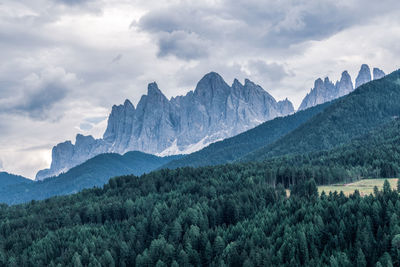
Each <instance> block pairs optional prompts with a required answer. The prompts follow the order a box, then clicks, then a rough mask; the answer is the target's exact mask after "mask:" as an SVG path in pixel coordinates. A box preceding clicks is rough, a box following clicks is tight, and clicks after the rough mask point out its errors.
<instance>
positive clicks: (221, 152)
mask: <svg viewBox="0 0 400 267" xmlns="http://www.w3.org/2000/svg"><path fill="white" fill-rule="evenodd" d="M330 104H331V102H326V103H324V104H321V105H318V106H315V107H312V108H309V109H306V110H302V111H298V112H296V113H294V114H291V115H288V116H285V117H280V118H275V119H273V120H270V121H267V122H264V123H262V124H260V125H259V126H257V127H255V128H253V129H250V130H248V131H246V132H243V133H241V134H238V135H236V136H233V137H231V138H227V139H224V140H222V141H219V142H215V143H213V144H210V145H209V146H207V147H205V148H203V149H201V150H199V151H196V152H193V153H191V154H189V155H185V156H183V157H182V158H180V159H176V160H173V161H171V162H169V163H167V164H165V165H163V166H162V167H161V168H169V169H174V168H178V167H184V166H191V167H199V166H208V165H217V164H224V163H228V162H233V161H235V160H238V159H240V158H241V157H242V156H244V155H246V154H247V153H249V152H251V151H253V150H256V149H258V148H260V147H263V146H266V145H268V144H271V143H273V142H274V141H276V140H278V139H279V138H280V137H282V136H284V135H286V134H288V133H289V132H291V131H293V130H294V129H296V128H297V127H299V126H300V125H301V124H303V123H305V122H306V121H308V120H309V119H310V118H312V117H313V116H315V115H316V114H318V113H320V112H322V111H323V110H324V109H325V108H327V107H328V106H329V105H330Z"/></svg>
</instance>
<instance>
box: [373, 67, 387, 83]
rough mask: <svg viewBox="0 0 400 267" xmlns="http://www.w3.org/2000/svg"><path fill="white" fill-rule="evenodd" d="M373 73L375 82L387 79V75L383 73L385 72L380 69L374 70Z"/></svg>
mask: <svg viewBox="0 0 400 267" xmlns="http://www.w3.org/2000/svg"><path fill="white" fill-rule="evenodd" d="M372 73H373V76H374V80H377V79H381V78H383V77H385V75H386V74H385V73H384V72H383V70H381V69H378V68H374V69H373V71H372Z"/></svg>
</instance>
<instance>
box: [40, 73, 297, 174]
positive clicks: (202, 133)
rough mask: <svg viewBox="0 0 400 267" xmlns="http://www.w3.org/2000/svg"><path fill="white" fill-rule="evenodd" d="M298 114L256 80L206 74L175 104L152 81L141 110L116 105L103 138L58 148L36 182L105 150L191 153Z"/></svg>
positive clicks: (82, 138)
mask: <svg viewBox="0 0 400 267" xmlns="http://www.w3.org/2000/svg"><path fill="white" fill-rule="evenodd" d="M293 112H294V108H293V105H292V103H291V102H290V101H289V100H287V99H285V100H283V101H276V100H275V99H274V98H273V97H272V96H271V95H270V94H269V93H268V92H266V91H265V90H264V89H263V88H261V87H260V86H259V85H256V84H255V83H253V82H252V81H250V80H248V79H246V80H245V82H244V84H241V83H240V82H239V81H238V80H237V79H235V80H234V82H233V84H232V86H229V85H228V84H227V83H226V82H225V81H224V80H223V78H222V77H221V76H220V75H219V74H217V73H215V72H211V73H209V74H207V75H205V76H204V77H203V78H202V79H201V80H200V81H199V82H198V84H197V86H196V89H195V90H194V91H190V92H189V93H187V94H186V95H185V96H178V97H173V98H172V99H170V100H168V99H167V98H166V97H165V96H164V94H163V93H162V92H161V90H160V89H159V88H158V86H157V84H156V83H150V84H149V85H148V92H147V95H143V96H142V98H141V99H140V101H139V103H138V105H137V106H136V107H134V105H133V104H132V103H131V102H130V101H129V100H126V101H125V103H124V104H123V105H119V106H113V108H112V111H111V114H110V116H109V118H108V126H107V129H106V131H105V133H104V135H103V138H102V139H94V138H93V137H92V136H83V135H80V134H78V135H77V137H76V142H75V144H72V143H71V141H66V142H64V143H61V144H58V145H57V146H55V147H54V148H53V150H52V163H51V167H50V169H46V170H42V171H39V172H38V174H37V176H36V179H37V180H42V179H44V178H47V177H50V176H55V175H58V174H60V173H62V172H65V171H67V170H68V169H70V168H71V167H74V166H76V165H78V164H80V163H82V162H84V161H85V160H87V159H89V158H92V157H94V156H96V155H98V154H101V153H106V152H113V153H120V154H123V153H125V152H127V151H133V150H138V151H142V152H145V153H151V154H157V155H174V154H187V153H191V152H194V151H197V150H199V149H201V148H203V147H204V146H206V145H208V144H210V143H213V142H215V141H218V140H221V139H224V138H227V137H231V136H234V135H236V134H239V133H241V132H243V131H246V130H248V129H251V128H253V127H255V126H257V125H259V124H260V123H262V122H265V121H268V120H271V119H273V118H275V117H279V116H285V115H288V114H291V113H293Z"/></svg>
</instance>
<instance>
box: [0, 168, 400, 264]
mask: <svg viewBox="0 0 400 267" xmlns="http://www.w3.org/2000/svg"><path fill="white" fill-rule="evenodd" d="M317 194H318V193H317V188H316V185H315V182H313V180H308V181H307V182H306V183H302V184H298V185H296V187H295V188H294V190H293V191H292V194H291V196H290V198H286V193H285V191H284V189H283V187H281V186H279V185H278V186H277V187H275V188H274V186H271V184H270V183H269V181H268V179H265V173H264V171H262V170H261V169H256V168H253V167H251V165H246V164H243V165H224V166H215V167H213V168H210V167H203V168H198V169H193V168H183V169H176V170H162V171H158V172H153V173H150V174H147V175H144V176H142V177H141V178H140V179H137V177H133V176H126V177H120V178H116V179H112V180H110V182H109V183H108V184H107V185H106V186H105V187H104V188H103V189H90V190H84V191H83V192H81V193H78V194H75V195H70V196H63V197H55V198H51V199H48V200H46V201H39V202H31V203H29V204H24V205H18V206H11V207H7V206H0V218H1V220H0V265H8V266H57V265H58V264H60V265H61V266H65V265H68V266H72V265H73V266H100V265H102V266H299V265H303V266H375V264H377V263H378V262H379V264H381V265H382V266H398V264H400V262H399V257H400V227H399V220H398V217H399V216H400V197H399V194H398V193H397V192H396V191H392V190H391V189H390V188H389V187H388V185H387V184H386V185H385V186H384V191H383V192H377V193H376V195H375V196H372V195H371V196H367V197H364V198H362V197H360V195H359V194H357V193H356V194H355V195H353V196H351V197H350V198H347V197H345V196H344V195H343V194H340V195H338V194H332V195H329V196H325V195H323V196H321V197H320V198H319V197H318V196H317ZM390 264H392V265H390ZM379 266H380V265H379Z"/></svg>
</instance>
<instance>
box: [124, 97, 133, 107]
mask: <svg viewBox="0 0 400 267" xmlns="http://www.w3.org/2000/svg"><path fill="white" fill-rule="evenodd" d="M124 107H125V108H132V109H135V106H134V105H133V104H132V102H131V101H129V99H125V101H124Z"/></svg>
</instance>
